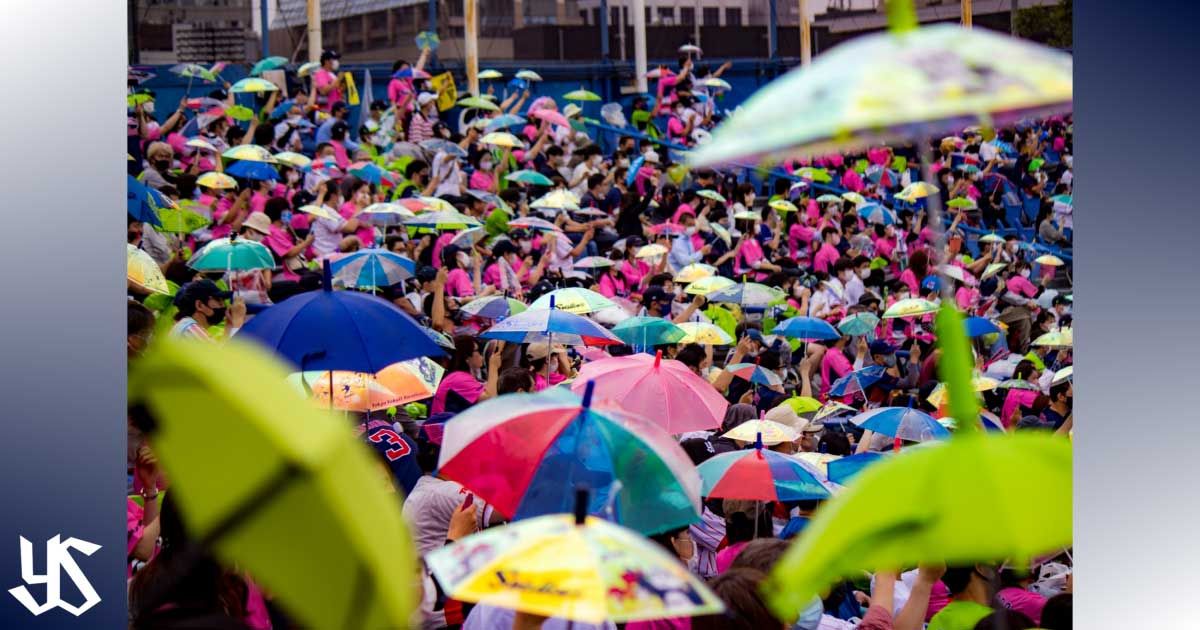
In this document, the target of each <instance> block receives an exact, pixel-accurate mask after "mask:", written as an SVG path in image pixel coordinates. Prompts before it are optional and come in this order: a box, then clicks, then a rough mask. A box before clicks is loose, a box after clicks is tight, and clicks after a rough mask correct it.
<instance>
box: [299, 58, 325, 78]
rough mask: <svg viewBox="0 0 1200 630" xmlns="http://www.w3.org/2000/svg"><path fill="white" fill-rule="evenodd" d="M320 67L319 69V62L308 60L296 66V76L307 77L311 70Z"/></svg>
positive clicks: (313, 70)
mask: <svg viewBox="0 0 1200 630" xmlns="http://www.w3.org/2000/svg"><path fill="white" fill-rule="evenodd" d="M320 69H321V62H319V61H310V62H308V63H304V64H301V65H300V67H299V68H296V76H298V77H300V78H302V79H303V78H304V77H307V76H308V75H310V74H312V73H313V72H316V71H317V70H320Z"/></svg>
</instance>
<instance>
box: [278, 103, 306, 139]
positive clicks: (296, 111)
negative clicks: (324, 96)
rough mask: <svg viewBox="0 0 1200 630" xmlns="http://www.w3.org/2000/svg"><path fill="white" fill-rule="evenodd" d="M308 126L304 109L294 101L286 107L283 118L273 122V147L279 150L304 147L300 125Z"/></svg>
mask: <svg viewBox="0 0 1200 630" xmlns="http://www.w3.org/2000/svg"><path fill="white" fill-rule="evenodd" d="M302 126H309V127H310V128H311V126H310V125H308V123H307V122H306V121H305V120H304V110H303V108H302V107H301V106H300V105H299V104H298V103H297V102H296V101H292V106H291V107H290V108H288V111H287V115H286V116H284V118H283V120H281V121H279V122H278V123H276V124H275V148H276V149H277V150H279V151H301V150H303V148H304V138H303V137H302V134H301V127H302Z"/></svg>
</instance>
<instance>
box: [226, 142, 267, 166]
mask: <svg viewBox="0 0 1200 630" xmlns="http://www.w3.org/2000/svg"><path fill="white" fill-rule="evenodd" d="M221 157H223V158H225V159H227V160H245V161H247V162H266V163H267V164H275V156H273V155H271V152H270V151H268V150H266V149H265V148H263V147H261V146H259V145H257V144H240V145H238V146H236V147H233V148H232V149H229V150H227V151H225V152H224V153H222V154H221Z"/></svg>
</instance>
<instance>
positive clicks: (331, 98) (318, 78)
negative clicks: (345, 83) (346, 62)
mask: <svg viewBox="0 0 1200 630" xmlns="http://www.w3.org/2000/svg"><path fill="white" fill-rule="evenodd" d="M335 83H337V75H335V74H334V73H332V72H330V71H328V70H326V69H324V68H321V69H320V70H317V71H316V72H314V73H313V86H315V87H317V88H323V87H325V86H327V85H331V84H335ZM319 94H320V93H319V92H318V96H317V101H318V102H320V104H321V109H322V110H323V111H329V109H330V107H331V106H332V105H333V104H334V103H335V102H337V101H340V100H342V91H341V90H339V89H337V88H334V89H333V90H332V91H331V92H329V94H326V95H325V96H320V95H319ZM322 99H323V100H322Z"/></svg>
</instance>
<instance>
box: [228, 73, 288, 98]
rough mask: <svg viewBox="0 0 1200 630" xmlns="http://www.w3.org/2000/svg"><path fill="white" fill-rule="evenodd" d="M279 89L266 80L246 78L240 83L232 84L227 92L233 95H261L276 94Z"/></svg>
mask: <svg viewBox="0 0 1200 630" xmlns="http://www.w3.org/2000/svg"><path fill="white" fill-rule="evenodd" d="M278 90H279V87H278V86H276V85H275V84H274V83H271V82H270V81H268V80H266V79H260V78H258V77H246V78H245V79H242V80H241V81H238V82H237V83H234V84H233V87H231V88H229V91H230V92H232V93H234V94H262V93H264V92H277V91H278Z"/></svg>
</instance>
